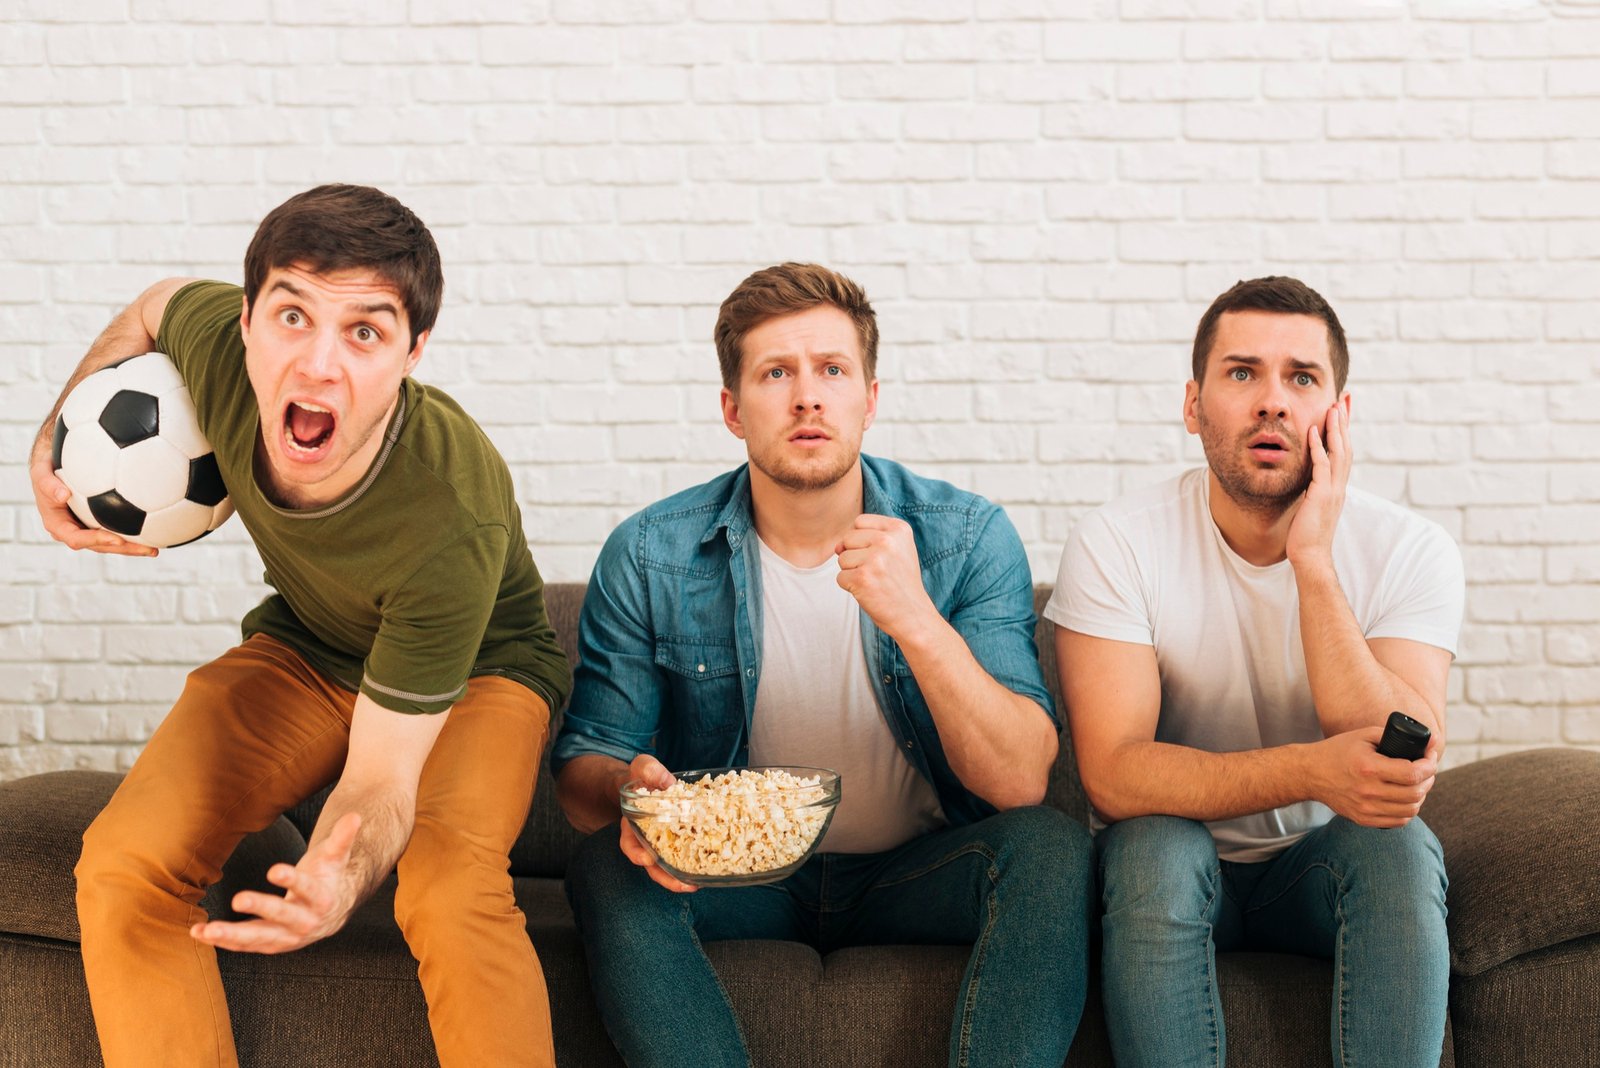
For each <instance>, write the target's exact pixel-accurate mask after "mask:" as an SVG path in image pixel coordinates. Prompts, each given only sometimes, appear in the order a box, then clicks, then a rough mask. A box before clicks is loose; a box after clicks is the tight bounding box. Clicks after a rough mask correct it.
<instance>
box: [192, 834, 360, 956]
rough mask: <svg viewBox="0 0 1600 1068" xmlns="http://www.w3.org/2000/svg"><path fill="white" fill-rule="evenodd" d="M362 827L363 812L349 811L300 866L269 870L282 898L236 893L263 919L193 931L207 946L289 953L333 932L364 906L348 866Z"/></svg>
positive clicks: (238, 903) (240, 903)
mask: <svg viewBox="0 0 1600 1068" xmlns="http://www.w3.org/2000/svg"><path fill="white" fill-rule="evenodd" d="M360 829H361V815H360V814H359V813H356V812H347V813H345V814H344V815H343V816H341V817H340V818H339V821H338V822H337V823H335V824H334V825H333V829H332V830H331V831H329V832H328V836H327V837H326V838H324V839H323V840H322V841H321V842H318V843H317V844H316V845H314V846H312V847H311V848H310V849H308V850H306V855H305V856H303V857H301V858H300V862H299V863H298V864H292V865H291V864H274V865H273V866H272V867H271V868H270V869H268V871H267V881H268V882H270V883H272V884H273V885H274V886H281V887H283V889H284V890H285V891H286V893H285V894H284V895H283V896H282V897H279V896H278V895H276V894H263V893H257V892H255V891H252V890H244V891H241V892H240V893H237V894H235V895H234V896H233V908H234V911H235V912H243V913H250V914H253V915H255V916H256V917H258V918H257V919H254V920H239V921H228V920H212V921H210V922H209V923H197V924H195V925H194V926H193V927H191V928H190V929H189V934H190V935H192V936H193V937H194V938H196V939H198V940H199V941H201V942H204V943H206V944H207V945H212V946H217V947H218V948H220V949H232V950H237V951H239V952H242V953H287V952H289V951H290V950H295V949H299V948H301V947H302V946H308V945H310V944H311V943H312V942H315V941H317V940H318V939H322V938H326V937H328V936H329V935H331V934H333V933H334V932H335V931H337V930H338V929H339V928H341V927H343V926H344V923H345V920H347V919H348V918H349V916H350V913H351V912H352V911H354V909H355V907H356V905H357V904H359V901H358V900H357V893H356V891H355V890H354V889H353V888H352V886H351V881H350V879H349V878H347V874H348V873H347V869H348V867H349V863H350V851H351V848H352V847H353V846H354V845H355V840H356V834H357V832H358V831H360Z"/></svg>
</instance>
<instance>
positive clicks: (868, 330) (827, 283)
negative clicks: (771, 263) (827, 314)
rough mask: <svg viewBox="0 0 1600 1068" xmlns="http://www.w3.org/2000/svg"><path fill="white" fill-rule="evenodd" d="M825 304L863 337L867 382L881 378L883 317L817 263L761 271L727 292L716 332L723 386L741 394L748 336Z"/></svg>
mask: <svg viewBox="0 0 1600 1068" xmlns="http://www.w3.org/2000/svg"><path fill="white" fill-rule="evenodd" d="M822 305H831V306H833V307H835V308H838V309H839V310H840V311H842V312H844V313H845V314H846V315H848V316H849V317H850V321H851V322H852V323H854V324H855V328H856V334H857V336H858V337H859V338H860V339H861V367H862V370H863V371H864V372H865V375H866V380H867V381H868V382H871V381H872V380H873V379H874V378H876V377H877V375H878V316H877V313H875V312H874V311H873V310H872V305H871V304H869V303H867V292H866V290H864V289H862V288H861V287H860V286H859V285H857V284H856V283H854V282H852V281H851V280H850V279H848V278H846V277H845V276H844V275H842V274H839V273H838V272H837V271H830V270H828V268H826V267H819V266H817V265H816V264H814V263H780V264H778V265H777V266H775V267H768V268H765V269H764V270H760V271H757V272H756V273H755V274H752V275H751V276H750V277H749V278H746V279H745V280H744V281H743V282H740V283H739V285H738V286H737V287H736V288H735V289H734V291H733V292H732V293H729V294H728V299H727V300H725V301H723V302H722V308H721V310H720V311H718V312H717V325H716V329H714V330H713V331H712V333H711V336H712V339H713V340H715V342H716V344H717V362H718V363H719V364H721V365H722V384H723V385H724V386H726V387H727V388H728V390H729V391H730V392H733V393H738V392H739V365H740V363H741V361H742V360H743V358H744V352H743V348H744V338H745V335H746V334H748V333H749V332H750V331H752V330H754V329H755V328H756V327H758V326H760V325H761V324H762V323H764V322H766V321H767V320H769V319H776V318H778V317H779V316H783V315H792V314H794V313H795V312H803V311H809V310H810V309H812V308H816V307H820V306H822Z"/></svg>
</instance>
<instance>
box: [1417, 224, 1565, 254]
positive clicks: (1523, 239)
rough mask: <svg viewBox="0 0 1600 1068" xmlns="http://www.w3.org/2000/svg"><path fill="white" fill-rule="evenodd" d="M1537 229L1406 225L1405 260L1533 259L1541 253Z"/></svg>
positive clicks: (1541, 245) (1507, 226) (1541, 247)
mask: <svg viewBox="0 0 1600 1068" xmlns="http://www.w3.org/2000/svg"><path fill="white" fill-rule="evenodd" d="M1544 249H1545V243H1544V235H1543V234H1542V233H1541V232H1540V231H1538V230H1537V229H1530V228H1528V227H1525V226H1516V225H1508V224H1489V225H1485V224H1483V223H1478V222H1473V223H1461V224H1450V223H1442V224H1439V225H1416V226H1407V227H1406V230H1405V252H1404V254H1405V257H1406V259H1408V260H1444V261H1451V260H1491V261H1493V260H1533V259H1538V258H1539V257H1540V255H1541V254H1542V253H1543V252H1544Z"/></svg>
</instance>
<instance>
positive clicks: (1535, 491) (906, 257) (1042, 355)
mask: <svg viewBox="0 0 1600 1068" xmlns="http://www.w3.org/2000/svg"><path fill="white" fill-rule="evenodd" d="M1597 179H1600V3H1597V2H1596V0H1547V2H1537V0H1412V2H1410V3H1405V2H1402V0H1121V2H1120V3H1117V2H1112V0H1092V2H1090V0H1084V2H1079V0H1073V2H1067V0H915V2H912V0H838V2H837V3H834V4H832V5H826V4H788V3H776V2H771V0H765V2H757V0H738V2H731V0H514V2H513V0H493V2H490V0H410V3H409V4H395V3H377V2H375V0H374V2H362V0H336V2H330V0H317V2H311V0H245V2H236V3H232V4H225V5H218V4H215V3H202V2H199V0H95V2H92V3H91V2H80V3H73V4H60V3H53V2H51V3H47V2H45V0H11V2H10V3H8V4H7V5H6V15H5V22H4V24H3V29H0V350H3V357H4V358H0V392H3V398H4V400H3V403H0V457H4V458H5V460H4V462H3V463H0V470H3V473H4V479H3V482H0V545H3V547H4V548H3V552H4V561H5V568H4V571H5V575H4V578H3V579H0V583H3V584H0V778H8V777H14V776H17V775H22V774H26V773H29V772H34V771H39V770H44V769H50V768H59V767H71V766H89V767H123V766H126V765H127V764H128V763H129V762H130V761H131V759H132V758H133V756H134V755H135V754H136V753H137V751H138V747H139V744H140V743H141V741H142V740H143V739H144V738H145V737H147V736H148V733H149V731H150V730H151V729H152V727H153V726H154V725H155V724H156V723H158V722H159V720H160V717H161V715H162V714H163V712H164V711H165V709H166V707H167V705H168V703H169V702H170V700H171V699H172V697H173V696H174V694H175V693H176V691H177V689H178V687H179V685H180V683H181V681H182V677H183V674H184V671H185V670H186V669H187V668H188V667H190V666H192V665H193V664H195V663H196V662H197V661H199V660H201V659H203V658H204V657H206V656H208V655H211V654H212V653H214V652H216V651H218V650H220V649H222V648H223V647H224V646H225V645H227V644H228V642H229V641H230V639H231V637H232V635H233V634H234V633H235V627H236V620H237V618H238V616H239V615H240V613H241V612H242V611H243V610H244V609H245V608H246V607H247V606H248V605H249V604H251V603H252V602H253V601H254V600H255V599H256V598H258V597H259V596H260V595H261V592H262V587H261V586H260V585H259V576H260V567H259V564H258V562H257V561H256V559H255V557H254V554H253V552H252V550H251V549H250V547H249V545H248V544H247V543H246V542H245V540H244V538H243V531H242V530H241V529H239V528H238V527H237V526H236V525H234V526H230V527H228V528H226V529H225V530H224V531H223V532H222V533H221V534H220V535H219V536H216V537H214V538H213V539H210V540H209V541H208V542H206V543H203V544H200V545H196V546H193V547H189V548H184V549H180V550H177V551H174V552H171V553H168V554H165V555H163V557H162V558H161V559H160V560H158V561H155V562H149V561H127V560H119V559H106V558H101V557H96V556H90V555H73V554H71V553H69V552H67V551H66V550H64V549H61V548H59V547H57V546H55V545H53V544H49V543H47V542H46V541H45V539H44V537H43V535H42V533H41V531H40V530H39V527H38V523H37V521H36V518H35V515H34V511H33V507H32V503H31V496H30V493H29V490H28V486H27V481H26V475H25V472H24V469H23V465H22V462H21V461H22V458H23V456H24V455H25V453H26V450H27V447H28V444H29V442H30V441H31V439H32V436H33V432H34V428H35V426H36V425H37V422H38V420H39V418H40V417H41V415H42V413H43V411H44V410H45V409H46V407H47V406H48V405H49V403H50V401H51V400H52V399H53V398H54V396H55V395H56V393H57V391H58V390H59V388H60V384H61V382H62V381H63V380H64V378H65V377H66V375H67V373H68V371H69V369H70V368H71V367H72V366H73V364H74V363H75V362H76V361H77V359H78V358H79V356H80V355H81V353H82V351H83V349H84V346H85V345H86V343H87V342H88V340H89V339H90V338H91V337H92V336H93V335H94V334H95V333H96V332H97V331H98V330H99V329H100V327H101V326H102V325H103V324H104V322H105V321H106V319H107V318H108V317H109V316H110V315H111V314H112V313H113V312H114V311H115V310H116V309H117V308H118V307H119V306H120V305H121V304H123V303H125V302H126V301H127V300H128V299H130V298H131V297H132V296H133V295H134V294H136V293H137V292H138V291H139V290H140V289H141V288H142V287H143V286H144V285H146V284H148V283H149V282H151V281H154V280H155V279H157V278H160V277H162V276H165V275H169V274H175V273H187V274H206V275H211V276H215V277H220V278H225V279H237V278H238V276H239V270H240V267H239V263H240V259H241V257H242V254H243V249H244V245H245V242H246V241H247V239H248V237H249V235H250V233H251V230H252V228H253V224H254V222H255V221H256V220H257V219H258V218H259V217H260V215H261V214H262V213H263V212H264V211H266V210H267V209H268V208H270V207H271V206H272V205H274V204H276V203H277V202H279V201H280V200H281V199H283V198H284V197H285V196H287V195H288V194H290V193H292V192H295V191H297V190H299V189H301V188H303V187H305V186H307V185H309V184H312V183H314V182H316V181H323V180H346V181H361V182H372V183H376V184H379V185H382V186H384V187H386V188H388V189H389V190H391V191H392V192H394V193H396V194H398V195H399V196H400V197H401V198H402V199H404V200H405V201H406V202H408V203H409V204H411V205H412V206H414V207H415V208H416V209H417V210H418V211H419V212H420V213H421V214H422V215H423V216H424V218H426V219H427V220H428V221H429V223H430V224H431V225H432V227H433V228H434V232H435V233H436V235H437V236H438V239H439V242H440V244H441V246H442V248H443V250H444V254H445V259H446V264H447V277H448V291H447V298H446V309H445V312H444V315H443V317H442V318H441V320H440V323H439V328H438V330H437V332H436V335H435V339H434V342H433V344H432V345H431V346H430V348H429V352H428V355H427V359H426V361H425V363H424V365H423V368H422V374H423V376H424V377H425V378H427V379H429V380H431V381H433V382H436V383H439V384H441V385H443V386H445V387H446V388H448V389H450V390H452V391H453V392H454V393H455V394H456V395H457V396H459V397H460V398H461V399H462V400H463V402H465V403H466V405H467V406H468V408H469V409H470V410H471V411H473V412H474V413H475V414H477V416H478V417H479V418H480V419H481V421H482V422H483V423H484V424H485V425H486V426H487V428H488V429H489V432H490V433H491V435H492V436H493V437H494V438H495V440H496V441H497V442H498V443H499V444H500V446H501V448H502V449H503V450H504V452H505V454H506V456H507V458H508V459H509V460H510V462H511V464H512V466H513V468H514V470H515V472H516V477H517V482H518V486H519V489H520V491H521V494H522V500H523V505H524V508H525V513H526V517H527V527H528V531H529V536H530V538H531V539H532V540H533V542H534V546H533V548H534V552H535V556H536V558H537V559H538V561H539V563H540V565H541V567H542V568H543V570H544V572H545V574H546V576H547V577H549V578H550V579H553V580H574V579H582V578H584V577H585V576H586V575H587V572H588V568H589V566H590V564H591V563H592V561H593V558H594V555H595V552H596V550H597V548H598V545H599V542H600V540H601V539H602V538H603V537H604V535H605V534H606V532H607V531H608V530H609V529H610V528H611V527H612V525H613V524H615V523H616V522H617V521H618V520H620V519H621V518H622V517H623V516H625V515H627V514H628V513H629V512H631V511H632V510H634V509H636V508H638V507H640V506H642V505H644V504H646V503H648V502H649V501H651V500H654V499H656V498H657V497H660V496H662V495H664V494H666V493H668V492H669V491H672V490H676V489H678V488H680V487H683V486H686V485H688V484H690V483H692V482H695V481H698V480H700V479H702V478H705V477H707V476H709V475H711V474H713V473H715V472H717V471H719V470H722V469H724V468H726V467H728V466H730V465H732V464H733V463H735V462H737V461H738V460H739V459H740V458H741V455H742V454H741V450H740V446H739V444H738V443H737V442H736V441H735V440H734V439H733V438H731V437H730V436H728V435H727V434H726V433H725V432H724V431H723V429H722V427H721V426H720V424H719V421H718V417H717V405H716V384H717V382H716V363H715V359H714V356H713V353H712V350H711V346H710V343H709V334H710V330H711V325H712V321H713V318H714V314H715V308H716V305H717V304H718V303H719V302H720V300H721V298H722V297H723V296H724V295H725V294H726V292H727V291H728V290H729V289H730V288H731V287H732V286H733V285H734V284H735V283H736V282H737V281H738V280H739V279H740V278H742V277H743V276H744V275H745V274H746V273H748V272H749V271H750V270H752V269H754V268H756V267H759V266H764V265H766V264H768V263H771V262H774V261H777V260H779V259H815V260H821V261H824V262H827V263H830V264H832V265H835V266H837V267H839V268H842V269H844V270H845V271H847V272H849V273H850V274H852V275H854V276H856V277H857V278H859V279H860V280H861V281H862V282H864V283H865V284H866V286H867V288H868V290H869V292H870V293H871V294H872V296H873V297H874V299H875V301H876V303H877V305H878V307H879V309H880V312H881V319H882V325H883V335H884V345H883V356H882V364H881V371H882V375H883V378H884V388H883V416H884V418H883V421H882V422H881V423H880V425H879V426H878V427H877V428H876V429H874V430H873V431H872V432H871V433H870V434H869V437H868V446H869V448H870V449H872V450H873V451H875V452H877V453H879V454H883V455H887V456H892V457H896V458H898V459H901V460H904V461H906V462H908V463H910V464H912V465H914V466H915V467H917V468H918V469H920V470H922V471H925V472H927V473H930V474H937V475H941V476H944V477H947V478H950V479H952V480H954V481H956V482H958V483H961V484H964V485H968V486H972V487H974V488H976V489H977V490H979V491H981V492H984V493H986V494H988V495H990V496H991V497H993V498H994V499H995V500H997V501H999V502H1001V503H1002V504H1004V505H1005V506H1006V507H1007V508H1008V510H1009V511H1010V513H1011V515H1012V516H1013V518H1014V520H1015V521H1016V524H1017V527H1018V528H1019V529H1020V530H1021V531H1022V534H1023V537H1024V538H1025V539H1026V540H1027V542H1028V547H1029V552H1030V555H1031V558H1032V560H1033V563H1034V567H1035V573H1036V575H1037V576H1038V577H1039V578H1041V579H1047V578H1050V577H1052V576H1053V575H1054V571H1055V565H1056V561H1057V557H1058V554H1059V552H1060V547H1061V544H1062V542H1063V540H1064V539H1065V537H1066V535H1067V532H1068V530H1069V529H1070V528H1071V525H1072V523H1073V522H1074V521H1075V520H1076V519H1077V518H1078V517H1079V516H1080V515H1082V514H1083V512H1084V511H1085V510H1086V509H1088V508H1091V507H1093V506H1095V505H1097V504H1099V503H1101V502H1102V501H1104V500H1105V499H1107V498H1108V497H1110V496H1112V495H1114V494H1116V493H1119V492H1122V491H1124V490H1127V489H1130V488H1132V487H1135V486H1138V485H1141V484H1144V483H1147V482H1150V481H1152V480H1154V479H1158V478H1162V477H1165V476H1167V475H1170V474H1172V473H1174V472H1176V471H1178V470H1180V469H1182V468H1183V467H1185V466H1187V465H1190V464H1193V463H1195V462H1196V461H1197V460H1198V459H1199V457H1200V453H1199V450H1198V448H1197V447H1196V443H1195V442H1194V441H1193V440H1192V439H1189V438H1187V437H1186V436H1185V435H1184V434H1183V432H1182V428H1181V425H1180V423H1179V419H1178V416H1179V403H1180V397H1181V395H1182V379H1183V377H1184V376H1185V373H1186V370H1185V369H1186V366H1187V365H1186V355H1185V354H1186V352H1187V347H1188V340H1189V337H1190V335H1191V332H1192V330H1193V326H1194V322H1195V320H1196V319H1197V318H1198V316H1199V314H1200V312H1201V311H1202V310H1203V308H1204V307H1205V305H1206V303H1207V302H1208V301H1209V300H1210V299H1211V297H1213V296H1214V295H1215V294H1216V293H1217V292H1219V291H1220V290H1222V289H1223V288H1225V287H1226V286H1227V285H1229V284H1230V283H1232V282H1233V281H1234V280H1235V279H1237V278H1241V277H1250V276H1254V275H1258V274H1264V273H1268V272H1287V273H1294V274H1297V275H1299V276H1301V277H1303V278H1304V279H1306V280H1307V281H1308V282H1310V283H1311V284H1312V285H1314V286H1316V287H1317V288H1319V289H1321V290H1322V291H1323V292H1324V293H1325V294H1326V295H1327V296H1328V297H1329V298H1330V299H1331V300H1332V301H1333V303H1334V305H1335V306H1336V307H1337V308H1338V309H1339V310H1340V312H1341V315H1342V316H1343V318H1344V320H1345V323H1346V324H1347V327H1348V329H1349V331H1350V334H1351V339H1352V342H1353V349H1354V358H1353V373H1352V389H1353V391H1354V394H1355V413H1356V423H1355V434H1356V438H1355V442H1356V447H1357V449H1358V450H1359V466H1358V469H1357V481H1358V482H1359V483H1360V484H1361V485H1364V486H1366V487H1368V488H1371V489H1373V490H1374V491H1376V492H1379V493H1382V494H1384V495H1386V496H1390V497H1393V498H1395V499H1398V500H1401V501H1404V502H1407V503H1409V504H1411V505H1412V506H1414V507H1416V508H1418V509H1420V510H1421V511H1423V512H1425V513H1426V514H1428V515H1430V516H1433V517H1434V518H1436V519H1438V520H1439V521H1440V522H1442V523H1443V524H1444V525H1445V526H1446V527H1447V528H1448V529H1449V530H1450V531H1451V532H1452V533H1453V534H1454V535H1455V536H1456V537H1457V538H1458V539H1459V540H1460V541H1461V542H1462V545H1463V548H1464V550H1465V554H1466V559H1467V562H1468V568H1469V574H1470V583H1471V586H1470V590H1469V597H1468V606H1467V624H1466V632H1465V635H1464V639H1463V643H1464V649H1463V655H1462V657H1461V659H1460V661H1459V665H1458V667H1457V669H1456V671H1455V672H1454V676H1453V679H1454V681H1453V685H1452V701H1453V704H1452V711H1451V727H1452V741H1453V747H1452V749H1451V754H1450V759H1451V760H1452V761H1455V762H1460V761H1465V760H1470V759H1474V758H1477V757H1481V756H1485V755H1489V754H1493V753H1498V752H1501V751H1504V750H1508V749H1512V748H1517V747H1521V746H1529V745H1544V744H1556V745H1561V744H1565V745H1583V746H1589V747H1600V666H1597V661H1600V418H1597V416H1596V414H1595V413H1596V411H1597V409H1600V312H1597V311H1596V304H1597V298H1600V251H1597V250H1600V182H1597Z"/></svg>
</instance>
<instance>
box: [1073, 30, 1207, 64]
mask: <svg viewBox="0 0 1600 1068" xmlns="http://www.w3.org/2000/svg"><path fill="white" fill-rule="evenodd" d="M1183 45H1184V38H1183V30H1182V28H1181V27H1178V26H1166V25H1138V24H1128V25H1117V24H1099V25H1079V24H1075V23H1052V24H1050V25H1047V26H1046V27H1045V31H1044V55H1045V58H1046V59H1061V60H1078V61H1089V62H1094V63H1114V62H1129V61H1134V62H1138V61H1150V60H1176V59H1178V58H1179V57H1180V56H1181V55H1183V51H1182V50H1183ZM1206 58H1223V57H1220V56H1211V57H1206Z"/></svg>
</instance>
